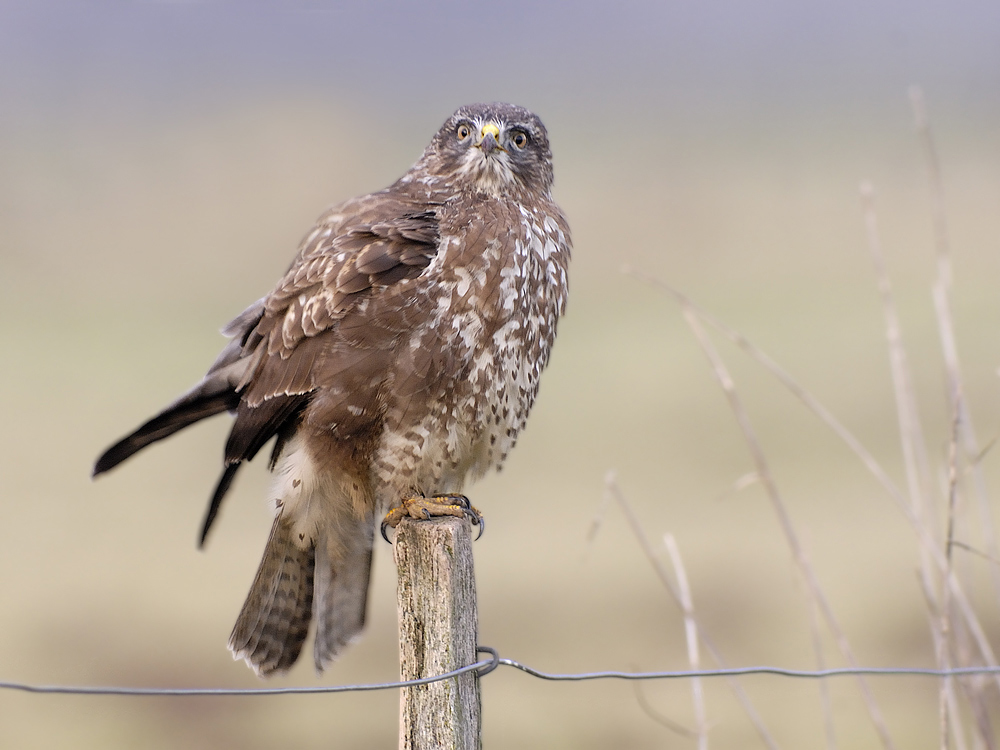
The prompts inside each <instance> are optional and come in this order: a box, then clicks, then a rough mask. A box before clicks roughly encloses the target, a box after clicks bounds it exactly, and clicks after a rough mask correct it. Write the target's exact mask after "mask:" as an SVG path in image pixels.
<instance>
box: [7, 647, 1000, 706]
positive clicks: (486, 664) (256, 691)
mask: <svg viewBox="0 0 1000 750" xmlns="http://www.w3.org/2000/svg"><path fill="white" fill-rule="evenodd" d="M478 650H479V652H480V653H487V654H489V655H490V658H488V659H482V660H480V661H477V662H475V663H474V664H469V665H468V666H465V667H461V668H459V669H455V670H452V671H451V672H445V673H444V674H439V675H435V676H433V677H421V678H419V679H415V680H404V681H401V682H373V683H365V684H361V685H317V686H315V687H277V688H157V687H152V688H143V687H114V686H107V687H102V686H86V685H84V686H74V685H30V684H27V683H22V682H8V681H0V690H19V691H21V692H25V693H49V694H53V693H54V694H68V695H120V696H161V697H162V696H255V695H304V694H317V693H354V692H368V691H373V690H398V689H400V688H407V687H417V686H419V685H429V684H431V683H432V682H440V681H441V680H450V679H453V678H455V677H460V676H461V675H464V674H468V673H469V672H476V673H477V675H478V676H480V677H483V676H485V675H487V674H489V673H490V672H492V671H493V670H494V669H496V668H497V667H500V666H503V667H513V668H514V669H517V670H519V671H521V672H524V673H526V674H528V675H531V676H532V677H536V678H538V679H540V680H548V681H552V682H581V681H585V680H609V679H611V680H684V679H692V678H695V677H699V678H700V677H743V676H747V675H777V676H779V677H793V678H804V679H825V678H828V677H843V676H847V675H853V676H857V675H872V676H905V677H969V676H972V675H983V674H1000V667H986V666H983V667H954V668H951V669H933V668H923V667H857V668H852V667H845V668H842V669H818V670H807V669H785V668H783V667H769V666H761V667H732V668H728V669H698V670H679V671H664V672H619V671H604V672H579V673H572V674H560V673H556V672H543V671H542V670H540V669H535V668H534V667H529V666H528V665H527V664H522V663H521V662H519V661H515V660H514V659H507V658H501V657H500V655H499V654H498V653H497V652H496V650H495V649H492V648H489V647H488V646H480V647H479V649H478Z"/></svg>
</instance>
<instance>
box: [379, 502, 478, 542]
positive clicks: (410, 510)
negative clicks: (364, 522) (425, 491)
mask: <svg viewBox="0 0 1000 750" xmlns="http://www.w3.org/2000/svg"><path fill="white" fill-rule="evenodd" d="M440 516H455V517H456V518H462V517H463V516H466V517H468V519H469V520H470V521H472V525H473V526H478V527H479V533H478V534H477V535H476V539H479V537H481V536H482V535H483V530H484V529H485V528H486V521H485V520H484V519H483V514H482V513H480V512H479V511H478V510H477V509H476V508H474V507H473V506H472V503H470V502H469V498H467V497H466V496H465V495H450V494H446V495H431V496H430V497H423V496H417V497H404V498H403V499H402V500H401V501H400V504H399V505H397V506H396V507H394V508H392V509H391V510H390V511H389V512H388V513H386V514H385V518H383V519H382V526H381V527H380V531H381V532H382V538H383V539H385V540H386V541H387V542H388V541H389V537H388V536H387V535H386V533H385V530H386V528H388V527H390V526H391V527H392V528H396V527H397V526H399V522H400V521H402V520H403V519H404V518H415V519H417V520H418V521H426V520H427V519H430V518H436V517H440Z"/></svg>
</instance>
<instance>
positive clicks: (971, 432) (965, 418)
mask: <svg viewBox="0 0 1000 750" xmlns="http://www.w3.org/2000/svg"><path fill="white" fill-rule="evenodd" d="M910 103H911V105H912V107H913V119H914V124H915V127H916V131H917V137H918V139H919V141H920V145H921V149H922V150H923V152H924V162H925V164H926V166H927V174H928V182H929V187H930V193H931V221H932V223H933V227H934V246H935V250H936V254H937V278H936V280H935V283H934V287H933V290H932V292H933V297H934V308H935V312H936V314H937V322H938V332H939V335H940V337H941V350H942V353H943V355H944V363H945V372H946V373H947V376H948V381H949V388H950V390H951V393H952V394H953V395H952V397H957V398H958V417H959V442H960V445H961V446H962V449H963V451H964V453H965V456H966V457H967V458H968V459H970V472H971V475H972V484H973V488H974V489H975V497H976V501H977V503H976V504H977V506H978V509H979V516H980V526H981V528H982V533H983V538H984V541H985V544H986V549H987V550H988V551H989V553H990V554H991V555H992V556H993V557H995V558H1000V546H998V543H997V536H996V525H995V523H994V519H993V510H992V506H991V504H990V500H989V493H988V492H987V489H986V479H985V477H984V476H983V473H982V470H981V467H980V465H979V462H978V461H974V460H971V459H972V458H973V457H977V456H979V455H980V454H981V453H982V451H980V449H979V447H978V441H977V440H976V433H975V428H974V426H973V423H972V414H971V413H970V410H969V408H968V404H967V403H966V401H965V398H964V397H963V396H962V395H961V392H962V370H961V366H960V364H959V358H958V346H957V344H956V342H955V327H954V316H953V314H952V310H953V306H952V302H951V292H952V286H953V283H954V273H953V270H952V259H951V241H950V237H949V231H948V214H947V211H946V210H945V199H944V178H943V176H942V174H941V162H940V160H939V158H938V153H937V146H936V145H935V143H934V135H933V133H932V131H931V126H930V119H929V118H928V116H927V102H926V99H925V98H924V93H923V91H922V90H921V89H920V88H919V87H917V86H912V87H911V88H910ZM955 394H957V396H956V395H955ZM990 576H991V579H992V581H993V588H994V592H995V595H996V597H997V601H1000V571H998V570H996V569H994V568H991V570H990Z"/></svg>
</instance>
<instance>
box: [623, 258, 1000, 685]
mask: <svg viewBox="0 0 1000 750" xmlns="http://www.w3.org/2000/svg"><path fill="white" fill-rule="evenodd" d="M624 271H625V272H626V273H628V274H629V275H631V276H633V277H634V278H636V279H638V280H640V281H643V282H645V283H648V284H650V285H652V286H655V287H657V288H658V289H661V290H662V291H664V292H666V293H667V294H669V295H670V296H671V297H673V298H674V299H675V300H676V301H677V302H678V304H680V305H681V307H682V308H686V309H690V310H692V311H694V312H695V313H696V314H697V315H698V318H699V320H701V321H702V322H704V323H707V324H708V325H710V326H712V328H714V329H715V330H716V331H718V332H719V333H720V334H722V336H724V337H725V338H727V339H729V341H731V342H732V343H733V344H734V345H735V346H737V347H738V348H739V349H741V350H742V351H743V352H744V353H746V354H747V355H748V356H749V357H750V358H751V359H753V360H754V361H755V362H757V363H758V364H760V365H761V366H762V367H764V369H765V370H767V371H768V372H770V373H771V375H773V376H774V377H775V379H776V380H778V382H780V383H781V384H782V385H783V386H785V388H787V389H788V390H789V392H791V393H792V395H793V396H795V397H796V398H797V399H798V400H799V401H800V402H802V404H803V405H805V407H806V408H807V409H809V410H810V411H811V412H813V414H815V415H816V416H817V417H818V418H819V419H820V421H821V422H823V423H824V424H825V425H826V426H827V427H828V428H829V429H830V430H831V431H832V432H833V433H834V434H835V435H836V436H837V437H839V438H840V439H841V440H842V441H843V442H844V444H845V445H847V447H848V448H849V449H850V450H851V451H852V452H853V453H854V454H855V455H856V456H857V457H858V459H859V460H860V461H861V463H862V464H863V465H864V466H865V468H866V469H868V471H869V472H870V473H871V474H872V476H874V477H875V479H876V480H877V481H878V482H879V484H880V485H881V486H882V487H883V489H884V490H885V491H886V493H887V494H888V495H889V497H890V498H891V499H892V500H893V502H894V504H895V505H896V508H897V509H898V510H899V511H900V513H901V514H902V515H903V517H904V518H905V519H906V520H907V522H908V523H909V524H910V528H911V529H913V532H914V534H916V536H917V538H918V540H919V541H920V544H921V545H922V549H924V550H927V551H928V553H929V555H930V557H931V559H932V561H933V563H934V566H935V568H936V569H937V570H938V572H939V574H940V575H941V576H942V577H943V578H944V584H943V585H947V586H950V587H951V595H952V597H953V601H954V604H955V606H957V607H958V609H959V612H960V613H961V615H962V619H963V621H964V622H965V624H966V625H967V627H968V628H969V631H970V633H971V634H972V636H973V638H974V639H975V642H976V646H977V648H978V650H979V653H980V658H981V659H982V660H983V662H984V663H985V664H987V665H989V666H996V664H997V660H996V656H995V655H994V652H993V648H992V646H991V645H990V642H989V639H988V638H987V637H986V633H985V631H984V630H983V628H982V625H981V624H980V622H979V620H978V617H977V616H976V613H975V610H974V609H973V607H972V605H971V604H970V602H969V599H968V597H967V596H966V594H965V591H964V588H963V586H962V584H961V582H960V581H959V580H958V579H957V577H955V576H954V575H950V574H948V564H947V561H946V560H945V558H944V553H943V551H942V549H941V547H940V546H939V545H938V544H937V543H935V540H934V536H933V535H932V534H930V532H929V531H928V529H927V528H926V526H925V525H924V524H923V523H921V522H920V519H918V518H917V516H916V515H915V514H914V513H913V508H912V507H911V504H910V503H909V502H908V501H907V499H906V496H905V495H904V494H903V492H902V491H901V490H900V489H899V487H897V486H896V484H895V482H893V480H892V479H891V478H890V477H889V475H888V474H887V473H886V471H885V469H883V468H882V466H881V464H879V463H878V461H876V460H875V457H874V456H873V455H872V454H871V452H870V451H869V450H868V449H867V448H866V447H865V446H864V445H863V444H862V443H861V441H860V440H858V438H857V437H856V436H855V435H854V434H853V433H852V432H851V431H850V430H848V429H847V427H845V426H844V425H843V424H842V423H841V422H840V421H839V420H838V419H837V418H836V417H834V416H833V414H832V413H831V412H830V411H829V410H828V409H827V408H826V407H825V406H823V404H822V403H820V402H819V401H818V400H817V399H816V398H815V396H813V395H812V394H811V393H809V392H808V391H807V390H806V389H805V388H803V387H802V386H801V385H800V384H799V383H798V382H797V381H796V380H795V379H794V378H792V376H791V375H789V374H788V372H787V371H786V370H785V369H784V368H782V367H781V366H780V365H779V364H778V363H777V362H775V361H774V360H773V359H772V358H771V357H769V356H768V355H767V354H765V353H764V352H763V351H761V350H760V349H759V348H757V347H756V346H755V345H754V344H752V343H751V342H750V341H749V340H748V339H747V338H746V337H745V336H743V335H742V334H741V333H739V332H738V331H736V330H734V329H732V328H730V327H729V326H727V325H725V324H724V323H722V322H721V321H720V320H719V319H718V318H716V317H714V316H713V315H711V314H710V313H708V312H706V311H704V310H702V309H701V308H699V307H698V306H697V305H696V304H694V302H692V301H691V299H690V298H689V297H687V295H685V294H683V293H682V292H680V291H678V290H677V289H675V288H673V287H672V286H670V285H669V284H667V283H665V282H663V281H662V280H660V279H657V278H655V277H653V276H650V275H648V274H645V273H643V272H641V271H637V270H634V269H631V268H625V269H624ZM998 559H1000V556H998ZM996 683H997V685H998V686H1000V677H997V678H996Z"/></svg>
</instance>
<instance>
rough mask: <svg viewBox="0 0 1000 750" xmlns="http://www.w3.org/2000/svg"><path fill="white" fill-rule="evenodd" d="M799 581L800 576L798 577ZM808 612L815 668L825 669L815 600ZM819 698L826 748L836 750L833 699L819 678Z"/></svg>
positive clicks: (827, 687) (824, 657) (828, 688)
mask: <svg viewBox="0 0 1000 750" xmlns="http://www.w3.org/2000/svg"><path fill="white" fill-rule="evenodd" d="M799 580H800V583H801V576H800V578H799ZM808 614H809V640H810V641H811V643H812V647H813V653H815V654H816V668H817V669H826V656H825V655H824V652H823V638H822V634H821V628H820V620H819V610H818V607H817V606H816V602H815V600H810V606H809V607H808ZM817 687H818V689H819V700H820V706H821V707H822V709H823V732H824V735H825V736H826V747H827V750H836V748H837V733H836V727H835V725H834V721H833V701H832V700H831V698H830V686H829V684H828V683H827V681H826V680H819V681H818V685H817Z"/></svg>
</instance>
